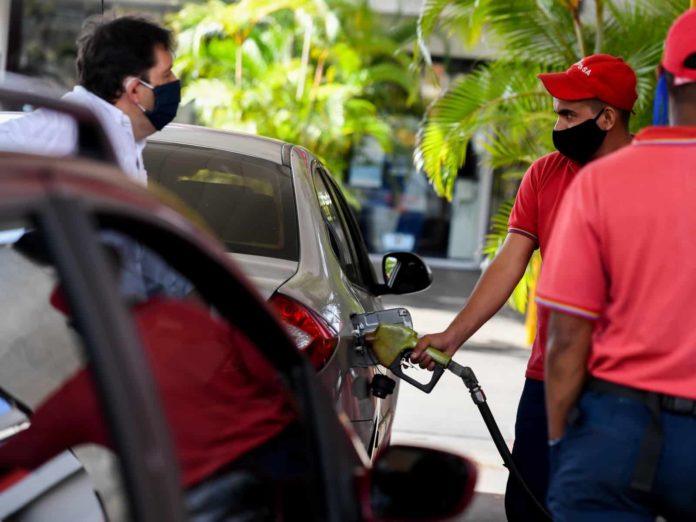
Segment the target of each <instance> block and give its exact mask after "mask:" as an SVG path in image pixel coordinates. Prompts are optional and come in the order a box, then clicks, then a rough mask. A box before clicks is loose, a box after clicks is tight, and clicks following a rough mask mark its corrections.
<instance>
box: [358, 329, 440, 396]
mask: <svg viewBox="0 0 696 522" xmlns="http://www.w3.org/2000/svg"><path fill="white" fill-rule="evenodd" d="M365 341H366V342H367V343H368V345H369V346H370V349H371V350H372V353H373V354H374V355H375V358H376V359H377V360H378V361H379V362H380V364H382V365H383V366H386V367H387V368H389V369H390V370H391V371H392V373H394V374H395V375H397V376H398V377H400V378H401V379H403V380H405V381H406V382H408V383H410V384H412V385H413V386H415V387H416V388H418V389H420V390H422V391H424V392H426V393H430V392H431V391H432V389H433V388H434V387H435V385H436V384H437V382H438V381H439V380H440V377H442V374H443V373H444V372H445V369H446V368H447V367H448V366H449V364H450V357H449V356H448V355H446V354H444V353H442V352H441V351H439V350H436V349H435V348H433V347H431V346H429V347H428V348H426V350H425V351H426V353H427V354H428V355H430V357H431V358H432V359H433V360H434V361H435V362H436V363H437V366H436V367H435V369H434V370H433V375H432V377H431V378H430V381H429V382H426V383H422V382H420V381H418V380H416V379H414V378H413V377H411V376H410V375H408V374H407V373H406V372H405V371H404V367H407V366H409V364H410V361H409V355H410V353H411V352H412V351H413V349H414V348H415V347H416V344H418V334H417V333H416V332H415V331H414V330H412V329H411V328H408V327H407V326H402V325H396V324H381V325H379V326H378V327H377V329H376V330H375V331H374V332H370V333H368V334H366V335H365Z"/></svg>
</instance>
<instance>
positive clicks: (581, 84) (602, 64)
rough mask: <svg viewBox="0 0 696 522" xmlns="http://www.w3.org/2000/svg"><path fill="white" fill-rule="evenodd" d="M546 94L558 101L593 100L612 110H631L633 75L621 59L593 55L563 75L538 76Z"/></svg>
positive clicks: (633, 101) (634, 98)
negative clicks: (604, 104)
mask: <svg viewBox="0 0 696 522" xmlns="http://www.w3.org/2000/svg"><path fill="white" fill-rule="evenodd" d="M539 79H540V80H541V82H542V83H543V84H544V87H546V90H547V91H549V94H551V96H553V97H554V98H558V99H559V100H567V101H577V100H587V99H590V98H597V99H599V100H602V101H603V102H605V103H608V104H609V105H611V106H613V107H618V108H619V109H624V110H626V111H631V110H633V104H634V103H636V100H637V99H638V93H637V92H636V83H637V80H636V73H634V72H633V69H631V66H630V65H628V64H627V63H626V62H624V61H623V60H622V59H621V58H617V57H615V56H611V55H608V54H593V55H592V56H588V57H587V58H583V59H582V60H580V61H579V62H578V63H576V64H573V65H571V66H570V68H569V69H568V70H567V71H565V72H559V73H545V74H540V75H539Z"/></svg>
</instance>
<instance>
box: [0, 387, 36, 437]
mask: <svg viewBox="0 0 696 522" xmlns="http://www.w3.org/2000/svg"><path fill="white" fill-rule="evenodd" d="M27 411H28V410H26V409H25V408H24V407H23V405H20V404H18V403H16V402H15V401H12V400H10V399H9V398H5V397H4V396H3V394H2V393H0V444H1V443H3V442H4V441H5V440H7V439H9V438H10V437H12V436H13V435H15V434H16V433H19V432H20V431H22V430H25V429H27V428H28V427H29V415H28V413H27Z"/></svg>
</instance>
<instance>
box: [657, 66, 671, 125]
mask: <svg viewBox="0 0 696 522" xmlns="http://www.w3.org/2000/svg"><path fill="white" fill-rule="evenodd" d="M668 109H669V95H668V91H667V77H666V76H665V73H664V72H663V73H660V77H659V78H658V79H657V88H656V89H655V102H654V103H653V125H667V124H668V123H669V111H668Z"/></svg>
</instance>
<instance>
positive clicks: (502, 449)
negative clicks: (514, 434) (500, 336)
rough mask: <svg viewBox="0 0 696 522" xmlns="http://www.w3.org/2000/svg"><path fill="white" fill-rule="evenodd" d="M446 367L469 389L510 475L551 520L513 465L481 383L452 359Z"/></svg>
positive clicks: (468, 369) (469, 369)
mask: <svg viewBox="0 0 696 522" xmlns="http://www.w3.org/2000/svg"><path fill="white" fill-rule="evenodd" d="M447 369H448V370H450V371H451V372H452V373H454V374H455V375H457V376H459V377H461V379H462V381H464V384H465V385H466V387H467V388H468V389H469V393H470V394H471V399H472V400H473V401H474V404H476V406H477V407H478V409H479V411H480V412H481V417H483V422H484V423H485V424H486V428H488V432H489V433H490V434H491V438H492V439H493V443H494V444H495V447H496V448H497V449H498V453H500V456H501V457H502V458H503V462H504V463H505V466H506V467H507V468H508V470H509V471H510V473H512V475H513V476H514V477H515V478H516V479H517V482H518V483H519V484H520V486H522V489H524V491H525V492H526V493H527V495H528V496H529V498H530V499H531V500H532V501H533V503H534V505H535V506H536V507H537V509H538V510H539V512H540V514H541V515H543V517H544V520H553V518H552V517H551V514H550V513H549V512H548V511H547V510H546V507H544V505H543V504H542V503H541V502H540V501H539V499H537V498H536V497H535V496H534V493H532V490H531V489H529V486H528V485H527V483H526V482H525V480H524V478H523V477H522V474H521V473H520V470H519V469H517V466H515V463H514V462H513V460H512V454H511V453H510V449H509V448H508V447H507V444H506V443H505V439H504V438H503V434H502V433H500V428H498V424H497V423H496V422H495V418H494V417H493V414H492V413H491V409H490V408H489V407H488V403H487V402H486V395H485V394H484V393H483V389H482V388H481V385H480V384H479V382H478V380H477V379H476V375H474V371H473V370H472V369H471V368H469V367H468V366H462V365H460V364H457V363H455V362H454V361H450V363H449V365H448V366H447Z"/></svg>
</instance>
